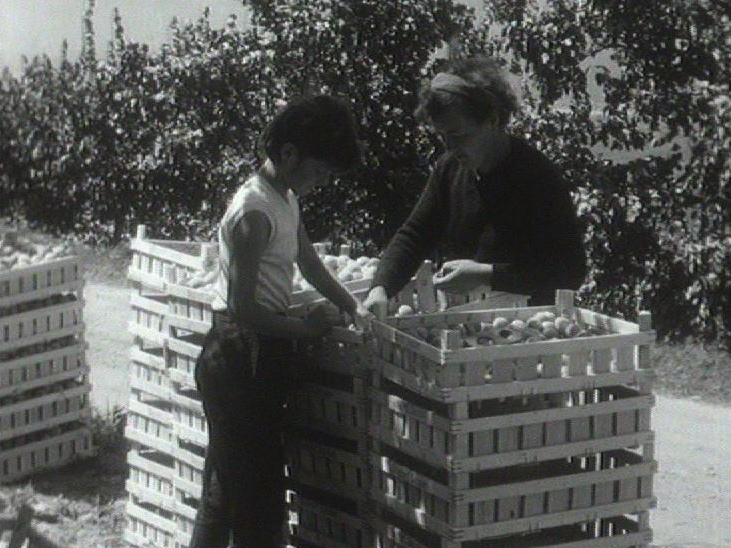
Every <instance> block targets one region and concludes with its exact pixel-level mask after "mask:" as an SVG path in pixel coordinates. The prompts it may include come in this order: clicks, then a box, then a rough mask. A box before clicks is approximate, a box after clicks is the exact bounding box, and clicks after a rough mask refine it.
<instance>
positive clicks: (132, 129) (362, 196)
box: [0, 0, 731, 340]
mask: <svg viewBox="0 0 731 548" xmlns="http://www.w3.org/2000/svg"><path fill="white" fill-rule="evenodd" d="M246 3H247V4H248V5H249V6H250V7H251V8H252V20H251V21H250V22H247V24H246V25H244V24H242V23H240V22H237V21H236V20H235V19H231V20H230V21H229V24H228V25H227V26H226V27H224V28H221V29H218V28H211V25H210V24H209V19H208V16H207V14H205V13H204V14H203V16H202V17H201V18H200V19H199V20H198V21H197V22H196V23H194V24H187V25H180V24H178V23H177V22H175V21H174V22H173V23H172V28H173V38H172V40H171V41H170V42H169V43H168V44H166V45H165V46H164V47H163V48H162V49H161V51H159V52H152V51H150V50H149V49H148V48H147V47H146V46H145V45H144V44H138V43H132V42H129V41H127V40H126V39H125V34H124V30H123V26H122V25H123V22H122V21H121V19H120V18H119V17H118V16H117V17H116V18H115V21H114V25H115V29H116V32H115V38H114V40H113V41H112V43H110V44H109V47H108V51H107V52H106V54H105V55H99V54H98V52H97V51H95V47H94V45H95V44H94V29H93V28H92V25H91V13H92V11H91V10H93V7H94V6H93V2H90V3H89V8H88V9H89V11H88V12H87V14H86V17H85V21H84V22H85V28H86V45H85V48H84V51H83V53H82V55H81V56H80V58H79V59H74V60H72V59H68V56H67V55H64V56H63V61H62V62H61V63H60V64H59V65H58V66H53V65H52V63H51V62H50V61H49V60H48V59H47V58H35V59H33V60H31V61H29V62H27V63H26V64H25V67H24V70H23V72H22V74H20V75H19V76H17V77H15V76H13V75H11V74H10V73H8V72H6V73H4V74H3V77H2V81H1V82H0V215H5V216H11V217H13V216H15V217H21V218H24V219H27V220H28V221H29V222H30V223H31V224H33V225H35V226H37V227H39V228H43V229H45V230H48V231H51V232H55V233H61V234H70V233H73V234H77V235H80V236H81V237H83V238H84V239H86V240H87V241H89V242H92V243H114V242H117V241H120V240H123V239H125V238H127V237H128V236H129V235H130V234H131V233H132V232H133V230H134V226H135V225H136V224H137V223H146V224H147V225H149V227H150V230H151V232H152V233H153V234H155V235H159V236H161V237H168V238H201V237H205V238H209V237H211V236H212V235H213V233H214V230H215V224H216V222H217V219H218V218H219V217H220V215H221V212H222V210H223V208H224V207H225V203H226V200H227V199H228V197H229V196H230V194H231V193H232V192H233V191H234V189H235V188H236V186H237V185H238V184H240V182H241V181H242V180H243V179H244V178H245V177H246V176H247V174H248V173H250V172H251V170H252V169H253V168H254V166H255V165H256V163H257V161H258V158H257V151H256V138H257V136H258V133H259V131H260V130H261V128H262V127H263V125H264V123H265V121H266V120H267V119H269V118H270V116H271V115H272V113H273V112H274V111H275V110H276V108H277V107H278V105H279V104H281V102H282V101H286V100H287V98H289V97H292V96H294V95H297V94H300V93H303V92H320V91H325V92H331V93H336V94H339V95H343V96H345V97H347V98H348V99H349V100H350V101H351V102H352V104H353V107H354V109H355V111H356V112H357V115H358V117H359V121H360V124H361V128H362V138H363V140H364V141H365V142H366V144H367V154H366V162H365V166H364V167H363V168H362V169H361V170H359V171H358V172H356V173H354V174H352V175H350V176H348V177H346V178H342V179H341V180H339V181H337V182H336V183H335V184H334V185H332V186H331V187H328V188H326V189H323V190H321V191H319V192H317V193H316V194H314V195H313V196H311V197H309V198H308V199H307V200H306V201H305V202H304V204H303V205H304V212H305V219H306V223H307V226H308V229H309V230H310V232H311V233H312V236H313V238H315V239H331V240H334V241H352V242H354V243H355V245H356V247H357V251H359V252H369V253H376V252H377V251H378V250H379V249H381V248H382V247H383V245H384V244H385V243H386V242H387V241H388V239H389V237H390V236H391V235H392V234H393V232H394V230H395V229H396V227H397V226H398V225H399V224H400V223H401V222H402V221H403V219H404V218H405V216H406V214H407V213H408V211H409V210H410V208H411V206H412V205H413V203H414V202H415V200H416V198H417V197H418V194H419V192H420V190H421V188H422V187H423V184H424V182H425V180H426V177H427V175H428V171H429V165H430V163H431V162H432V161H433V160H434V158H435V156H436V155H437V154H438V153H439V148H438V143H437V142H436V141H435V140H434V138H433V136H431V135H430V134H429V133H428V132H426V131H424V129H423V128H420V127H419V125H418V124H417V122H416V121H415V120H414V117H413V116H412V113H413V110H414V107H415V105H416V93H417V90H418V85H419V83H420V81H421V80H422V79H423V78H424V77H426V76H428V75H429V74H430V73H432V72H433V70H434V66H435V65H436V64H437V63H438V62H439V57H440V56H443V55H444V52H445V50H446V49H447V48H445V45H446V44H448V43H451V45H452V47H451V48H449V51H450V53H451V54H452V55H459V54H465V55H466V54H469V53H473V52H487V53H488V54H493V55H497V56H499V57H500V58H501V59H502V60H503V61H504V63H505V66H506V68H507V69H508V70H510V71H511V72H512V73H513V74H514V75H516V80H515V84H516V86H517V87H518V88H521V91H522V109H521V111H520V113H519V115H518V116H517V117H516V119H515V120H514V123H513V126H512V131H513V132H515V133H516V134H520V135H523V136H525V137H526V138H528V139H529V140H530V141H531V142H533V143H535V144H536V145H537V146H538V147H539V148H540V149H541V150H543V151H544V152H545V153H546V154H547V155H548V156H549V157H551V158H552V159H554V160H555V161H556V162H557V163H558V164H559V165H560V166H561V168H562V169H563V171H564V173H565V176H566V179H567V181H569V183H570V184H571V187H572V192H573V193H574V197H575V200H576V203H577V207H578V209H579V212H580V215H581V218H582V220H583V222H584V226H585V229H586V243H587V252H588V255H589V261H590V267H591V271H590V275H589V277H588V278H587V283H586V284H585V286H584V287H583V288H582V291H581V296H582V299H583V301H584V303H585V304H587V305H589V306H593V307H596V308H599V309H603V310H606V311H607V312H611V313H617V314H622V315H624V316H626V317H629V318H633V317H635V315H636V311H637V310H638V309H650V310H651V311H652V312H653V315H654V319H655V324H656V325H657V328H658V330H659V332H660V334H661V335H663V336H667V337H670V338H680V337H685V336H689V335H690V336H693V337H700V338H704V339H711V340H723V339H724V338H727V337H728V336H729V333H730V332H731V283H729V282H730V281H729V271H730V270H731V259H730V257H731V254H730V253H729V251H730V250H731V228H730V227H731V219H730V218H729V216H731V189H730V186H729V175H730V174H731V160H730V159H729V150H731V138H730V134H729V131H728V128H729V127H731V101H730V100H729V90H728V82H729V80H730V77H729V76H730V75H729V74H728V71H729V66H730V64H729V61H730V59H731V38H729V35H728V30H727V29H728V28H729V26H730V25H729V22H730V21H729V17H730V15H731V14H730V13H729V11H731V8H729V7H728V6H726V5H725V4H724V3H720V2H719V3H710V2H701V1H698V0H692V1H685V0H669V1H667V2H663V3H662V5H658V4H655V5H652V6H650V5H648V4H647V3H646V2H643V1H642V0H623V1H621V2H608V1H606V0H593V1H586V0H584V1H580V0H555V1H552V2H550V3H548V4H546V3H543V2H534V1H531V0H521V1H517V0H486V1H485V3H484V6H481V8H482V10H481V15H480V17H476V16H475V14H474V12H473V11H472V10H471V9H469V8H467V7H465V6H464V5H461V4H456V3H454V2H453V1H452V0H349V1H347V2H343V1H338V0H288V1H285V0H250V1H248V2H246Z"/></svg>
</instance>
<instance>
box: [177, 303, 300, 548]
mask: <svg viewBox="0 0 731 548" xmlns="http://www.w3.org/2000/svg"><path fill="white" fill-rule="evenodd" d="M293 357H294V353H293V351H292V341H289V340H286V339H274V338H271V337H264V336H261V335H257V334H255V333H252V332H244V333H242V332H240V331H239V330H238V329H237V328H236V326H235V324H234V323H233V322H232V321H231V320H230V319H229V317H228V316H227V315H226V314H218V313H216V314H215V315H214V320H213V327H212V328H211V330H210V331H209V333H208V335H207V336H206V339H205V342H204V345H203V350H202V351H201V354H200V356H199V358H198V361H197V363H196V369H195V379H196V384H197V387H198V391H199V393H200V395H201V397H202V399H203V408H204V411H205V414H206V420H207V424H208V437H209V440H208V448H207V450H206V459H205V470H204V477H203V491H202V495H201V500H200V506H199V508H198V513H197V516H196V523H195V528H194V530H193V536H192V540H191V544H190V548H219V547H220V548H226V547H227V546H233V547H235V548H273V547H274V546H278V545H281V540H282V539H281V532H282V528H283V524H284V518H285V502H284V448H283V444H282V433H283V428H284V405H285V402H286V397H287V393H288V390H289V386H290V375H289V368H290V364H291V361H292V359H293ZM254 362H256V369H255V372H254V371H253V367H252V364H253V363H254Z"/></svg>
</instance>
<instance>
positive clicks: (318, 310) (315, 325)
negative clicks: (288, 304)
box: [304, 303, 342, 337]
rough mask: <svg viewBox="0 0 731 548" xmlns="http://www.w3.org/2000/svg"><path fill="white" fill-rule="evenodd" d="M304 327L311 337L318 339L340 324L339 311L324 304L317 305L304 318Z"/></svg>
mask: <svg viewBox="0 0 731 548" xmlns="http://www.w3.org/2000/svg"><path fill="white" fill-rule="evenodd" d="M304 321H305V325H306V326H307V328H308V329H309V330H310V331H311V332H312V336H313V337H320V336H322V335H324V334H325V333H327V332H328V331H330V329H332V328H333V327H335V326H336V325H340V324H341V323H342V318H341V316H340V311H339V310H338V309H337V308H335V307H334V306H332V305H330V304H326V303H322V304H318V305H317V306H316V307H315V308H313V309H312V310H310V311H309V312H308V313H307V316H306V317H305V320H304Z"/></svg>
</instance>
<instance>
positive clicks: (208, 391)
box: [190, 96, 370, 548]
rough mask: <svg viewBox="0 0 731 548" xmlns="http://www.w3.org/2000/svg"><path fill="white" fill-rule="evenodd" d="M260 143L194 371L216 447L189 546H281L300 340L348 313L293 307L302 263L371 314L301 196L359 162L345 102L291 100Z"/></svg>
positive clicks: (320, 283) (233, 211)
mask: <svg viewBox="0 0 731 548" xmlns="http://www.w3.org/2000/svg"><path fill="white" fill-rule="evenodd" d="M261 145H262V148H263V149H264V152H265V153H266V156H267V158H266V161H265V162H264V164H263V165H262V167H261V168H260V169H259V170H258V172H257V173H256V174H255V175H254V176H253V177H251V178H250V179H249V180H247V181H246V182H245V183H244V184H243V185H242V186H241V188H240V189H239V190H238V192H237V193H236V195H235V196H234V198H233V199H232V201H231V204H230V205H229V207H228V209H227V210H226V213H225V214H224V216H223V219H222V221H221V225H220V228H219V249H220V253H219V255H220V257H219V266H220V275H219V279H218V286H217V292H216V293H217V294H216V297H215V300H214V302H213V309H214V319H213V327H212V328H211V330H210V331H209V333H208V335H207V336H206V339H205V342H204V345H203V349H202V351H201V354H200V357H199V358H198V362H197V363H196V371H195V376H196V384H197V387H198V390H199V392H200V394H201V397H202V399H203V407H204V409H205V413H206V420H207V423H208V429H209V430H208V432H209V444H208V449H207V451H206V461H205V472H204V482H203V492H202V496H201V502H200V506H199V509H198V514H197V516H196V525H195V529H194V531H193V538H192V542H191V545H190V546H191V548H219V547H220V548H225V547H227V546H229V542H232V546H234V547H237V548H238V547H243V548H254V547H256V548H270V547H271V548H273V547H274V546H277V545H278V544H280V543H281V539H280V538H279V536H280V534H281V531H282V526H283V521H284V516H285V506H284V469H283V465H284V458H283V448H282V443H281V437H282V428H283V407H284V403H285V399H286V395H287V384H288V382H287V381H288V375H287V369H288V367H289V366H290V364H291V363H292V362H293V360H294V354H293V352H292V343H293V341H294V340H297V339H302V338H307V337H318V336H321V335H323V334H324V333H326V332H327V331H328V330H329V329H330V328H331V327H332V326H334V325H336V324H338V323H339V322H340V317H341V315H340V311H338V310H337V309H336V308H334V307H331V306H320V307H318V308H316V309H315V310H313V311H312V312H311V313H309V314H308V315H307V316H306V317H305V318H304V319H299V318H293V317H288V316H287V310H288V307H289V301H290V296H291V293H292V282H293V275H294V272H293V271H294V263H295V261H296V262H297V264H298V266H299V268H300V271H301V272H302V274H303V276H304V277H305V278H306V279H307V280H308V281H309V282H310V283H311V284H312V285H313V286H314V287H315V288H316V289H317V290H318V291H320V292H321V293H322V294H323V295H324V296H325V297H327V298H328V299H329V300H330V301H332V302H333V303H334V304H335V305H337V307H338V308H339V309H340V310H341V311H344V312H346V313H348V314H350V315H351V316H352V317H353V318H355V319H363V318H367V317H369V316H370V313H369V312H368V311H367V310H366V309H365V308H363V306H362V305H361V304H360V303H359V302H358V301H357V299H355V298H354V297H353V296H352V295H351V294H350V293H349V292H348V291H347V290H346V289H345V288H344V287H343V286H342V285H341V284H340V283H339V282H338V281H337V279H335V278H334V277H333V276H332V275H331V274H330V272H329V271H328V269H327V268H326V267H325V266H324V265H323V264H322V262H321V261H320V259H319V257H318V256H317V253H316V252H315V250H314V248H313V246H312V243H311V242H310V240H309V238H308V236H307V233H306V231H305V229H304V226H303V225H302V222H301V221H300V218H299V206H298V201H297V200H298V196H302V195H303V194H305V193H306V192H307V191H308V190H310V189H312V188H314V187H317V186H320V185H324V184H326V183H328V182H329V181H330V179H331V177H332V175H333V174H334V173H338V172H344V171H346V170H349V169H351V168H353V167H354V166H356V165H357V163H358V161H359V148H358V141H357V135H356V130H355V123H354V121H353V117H352V114H351V113H350V110H349V108H348V106H347V105H346V104H345V103H344V102H342V101H341V100H338V99H335V98H332V97H328V96H315V97H310V98H301V99H297V100H295V101H292V102H291V103H289V104H288V105H287V106H286V107H284V109H282V110H281V111H280V112H279V113H278V114H277V115H276V116H275V118H274V119H273V120H272V122H271V123H270V124H269V125H268V127H267V128H266V129H265V130H264V132H263V134H262V137H261Z"/></svg>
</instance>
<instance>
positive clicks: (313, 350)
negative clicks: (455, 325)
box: [288, 328, 369, 444]
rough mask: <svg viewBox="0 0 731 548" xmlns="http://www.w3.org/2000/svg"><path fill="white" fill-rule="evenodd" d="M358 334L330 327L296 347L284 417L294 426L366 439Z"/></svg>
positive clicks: (365, 367) (363, 373)
mask: <svg viewBox="0 0 731 548" xmlns="http://www.w3.org/2000/svg"><path fill="white" fill-rule="evenodd" d="M364 351H365V347H364V344H363V335H362V334H361V333H358V332H356V331H351V330H348V329H342V328H335V329H334V330H333V331H332V332H331V333H330V334H328V335H327V336H325V337H323V338H322V339H321V340H319V341H318V342H316V343H313V344H306V343H302V344H300V346H299V347H298V357H299V358H300V361H299V362H298V363H297V364H296V366H297V369H296V370H294V371H293V372H292V373H293V374H294V375H295V379H296V382H295V383H294V385H295V386H294V389H293V391H292V394H291V403H290V412H289V413H288V416H289V418H290V420H291V421H292V423H293V424H295V425H299V426H301V427H305V428H310V429H314V430H318V431H321V432H325V433H328V434H330V435H333V436H338V437H343V438H347V439H350V440H356V441H358V443H360V444H363V443H365V437H366V435H367V428H368V423H367V401H366V399H365V398H366V383H367V382H368V379H367V376H368V371H369V370H368V360H367V359H366V358H365V356H364V354H363V353H364Z"/></svg>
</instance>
